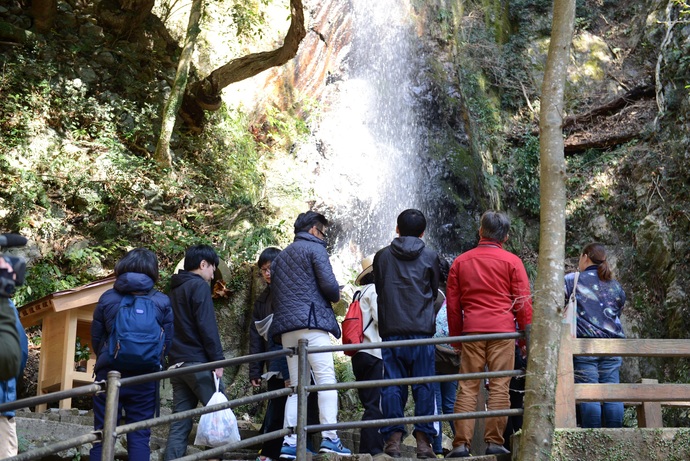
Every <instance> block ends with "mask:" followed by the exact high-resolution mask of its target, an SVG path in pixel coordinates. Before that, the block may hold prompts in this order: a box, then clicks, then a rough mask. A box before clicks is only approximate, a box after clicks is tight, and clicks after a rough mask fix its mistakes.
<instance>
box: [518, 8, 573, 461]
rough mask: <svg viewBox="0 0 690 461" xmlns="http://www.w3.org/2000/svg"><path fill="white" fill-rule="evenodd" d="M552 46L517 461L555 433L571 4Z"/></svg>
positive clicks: (542, 452)
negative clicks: (530, 321) (565, 123)
mask: <svg viewBox="0 0 690 461" xmlns="http://www.w3.org/2000/svg"><path fill="white" fill-rule="evenodd" d="M553 9H554V11H553V25H552V33H551V42H550V44H549V52H548V56H547V60H546V70H545V73H544V81H543V83H542V96H541V112H540V117H539V127H540V133H541V137H540V142H539V146H540V147H539V150H540V164H541V165H540V175H541V178H540V194H541V201H540V206H541V212H540V226H541V227H540V239H539V261H538V268H537V280H536V282H535V287H534V317H533V318H534V321H533V324H532V332H531V338H530V346H529V359H528V363H527V379H526V392H525V418H524V426H523V436H522V438H521V440H520V449H519V459H520V460H524V461H527V460H530V461H532V460H544V461H546V460H549V459H551V448H552V440H553V432H554V428H555V427H554V426H555V424H554V421H555V419H554V415H555V401H556V382H557V380H558V349H559V342H560V331H561V325H562V324H561V320H562V317H563V306H564V304H565V302H564V298H565V295H564V289H563V271H564V256H565V204H566V197H565V174H566V172H565V157H564V154H563V121H564V120H563V119H564V111H563V94H564V88H565V80H566V75H567V69H568V61H569V54H570V46H571V42H572V37H573V26H574V21H575V0H554V4H553Z"/></svg>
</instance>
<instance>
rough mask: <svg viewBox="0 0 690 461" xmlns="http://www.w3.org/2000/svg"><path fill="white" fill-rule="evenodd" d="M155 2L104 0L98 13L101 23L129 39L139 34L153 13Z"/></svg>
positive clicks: (97, 9) (97, 10)
mask: <svg viewBox="0 0 690 461" xmlns="http://www.w3.org/2000/svg"><path fill="white" fill-rule="evenodd" d="M154 3H155V0H102V1H101V2H99V3H98V4H97V7H96V14H97V16H98V19H99V21H100V22H101V24H103V25H104V26H106V27H108V28H109V29H110V30H113V31H115V32H116V33H118V34H121V35H123V36H126V38H128V39H129V38H132V37H135V36H137V34H136V32H137V31H139V29H140V28H141V26H142V24H143V23H144V21H145V20H146V18H148V17H149V15H151V14H152V13H151V10H152V9H153V5H154Z"/></svg>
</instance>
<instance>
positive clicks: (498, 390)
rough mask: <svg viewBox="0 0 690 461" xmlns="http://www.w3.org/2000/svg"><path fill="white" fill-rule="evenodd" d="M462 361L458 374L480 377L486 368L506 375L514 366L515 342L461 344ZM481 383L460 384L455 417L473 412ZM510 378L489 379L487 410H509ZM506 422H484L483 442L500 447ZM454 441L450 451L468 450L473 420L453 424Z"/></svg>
mask: <svg viewBox="0 0 690 461" xmlns="http://www.w3.org/2000/svg"><path fill="white" fill-rule="evenodd" d="M461 357H462V359H461V360H460V373H463V374H464V373H480V372H483V371H484V366H485V365H488V367H489V371H508V370H512V369H513V368H514V366H515V340H514V339H500V340H493V341H477V342H471V343H462V355H461ZM483 382H484V380H469V381H460V383H459V386H458V394H457V398H456V399H455V407H454V412H455V413H469V412H473V411H476V408H477V396H478V395H479V386H481V385H483ZM509 385H510V377H509V376H507V377H503V378H493V379H491V380H490V382H489V400H488V402H487V407H488V408H487V409H488V410H507V409H509V408H510V394H509V392H508V386H509ZM507 421H508V418H507V417H506V416H503V417H498V418H487V419H486V425H485V429H484V440H486V442H487V443H489V442H492V443H495V444H497V445H503V442H504V440H503V431H504V430H505V427H506V423H507ZM454 425H455V439H454V440H453V447H458V446H461V445H467V446H469V445H470V444H471V442H472V434H473V433H474V419H460V420H457V421H455V422H454Z"/></svg>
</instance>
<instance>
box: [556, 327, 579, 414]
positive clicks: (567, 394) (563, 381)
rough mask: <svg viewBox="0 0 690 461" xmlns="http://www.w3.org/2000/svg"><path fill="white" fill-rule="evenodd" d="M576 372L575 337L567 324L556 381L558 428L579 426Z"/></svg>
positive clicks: (562, 338) (564, 330) (559, 355)
mask: <svg viewBox="0 0 690 461" xmlns="http://www.w3.org/2000/svg"><path fill="white" fill-rule="evenodd" d="M575 403H576V402H575V373H574V371H573V338H572V336H571V335H570V329H569V328H567V325H566V324H563V328H561V347H560V350H559V353H558V382H557V383H556V428H569V427H577V420H576V418H575Z"/></svg>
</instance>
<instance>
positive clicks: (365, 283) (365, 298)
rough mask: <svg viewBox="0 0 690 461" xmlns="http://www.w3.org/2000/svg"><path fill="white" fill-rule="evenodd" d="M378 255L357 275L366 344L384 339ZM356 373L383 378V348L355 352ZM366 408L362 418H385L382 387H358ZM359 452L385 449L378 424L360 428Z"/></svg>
mask: <svg viewBox="0 0 690 461" xmlns="http://www.w3.org/2000/svg"><path fill="white" fill-rule="evenodd" d="M373 264H374V255H371V256H367V257H366V258H364V259H363V260H362V272H360V274H359V275H358V276H357V278H356V279H355V285H360V292H361V295H360V299H359V304H360V308H361V309H362V329H363V331H362V344H371V343H380V342H381V336H379V323H378V308H377V302H376V287H375V286H374V273H373V268H374V267H373ZM352 373H354V375H355V379H356V380H357V381H371V380H381V379H383V360H381V349H380V348H377V349H362V350H361V351H358V352H357V353H356V354H355V355H353V356H352ZM357 395H359V401H360V402H362V407H363V408H364V412H363V413H362V421H370V420H374V419H382V418H383V413H381V388H380V387H363V388H358V389H357ZM359 452H360V453H369V454H370V455H372V456H375V455H378V454H379V453H383V436H382V435H381V433H380V432H379V429H378V428H377V427H363V428H361V429H360V430H359Z"/></svg>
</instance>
